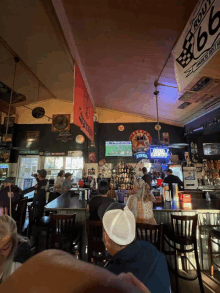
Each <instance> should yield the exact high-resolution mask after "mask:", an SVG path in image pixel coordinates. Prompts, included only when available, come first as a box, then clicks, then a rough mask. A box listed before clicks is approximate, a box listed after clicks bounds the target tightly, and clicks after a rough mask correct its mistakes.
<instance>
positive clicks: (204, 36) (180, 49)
mask: <svg viewBox="0 0 220 293" xmlns="http://www.w3.org/2000/svg"><path fill="white" fill-rule="evenodd" d="M219 48H220V0H210V1H205V0H200V1H199V2H198V4H197V5H196V7H195V9H194V11H193V13H192V15H191V16H190V19H189V21H188V23H187V25H186V26H185V29H184V31H183V33H182V35H181V36H180V38H179V40H178V42H177V44H176V47H175V49H174V52H173V55H174V66H175V73H176V79H177V83H178V88H179V91H182V90H184V89H185V88H186V86H187V85H188V84H189V83H190V82H191V81H192V80H193V79H194V77H195V76H196V75H197V74H198V73H199V71H200V70H201V69H202V68H203V67H204V65H206V64H207V63H208V61H209V60H210V59H211V58H212V57H213V56H214V55H215V54H216V53H217V51H218V50H219Z"/></svg>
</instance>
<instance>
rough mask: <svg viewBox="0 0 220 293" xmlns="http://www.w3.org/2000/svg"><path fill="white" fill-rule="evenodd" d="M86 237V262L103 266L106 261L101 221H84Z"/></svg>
mask: <svg viewBox="0 0 220 293" xmlns="http://www.w3.org/2000/svg"><path fill="white" fill-rule="evenodd" d="M86 229H87V235H88V262H90V263H94V264H97V265H100V266H103V265H104V263H105V261H106V255H105V252H106V249H105V245H104V242H103V238H102V234H103V225H102V221H91V220H87V221H86Z"/></svg>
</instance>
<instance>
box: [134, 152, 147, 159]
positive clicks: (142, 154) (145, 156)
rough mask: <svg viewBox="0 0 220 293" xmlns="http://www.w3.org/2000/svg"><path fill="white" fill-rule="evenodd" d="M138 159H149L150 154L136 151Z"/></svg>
mask: <svg viewBox="0 0 220 293" xmlns="http://www.w3.org/2000/svg"><path fill="white" fill-rule="evenodd" d="M134 155H135V158H136V159H148V158H149V156H148V154H147V153H136V154H134Z"/></svg>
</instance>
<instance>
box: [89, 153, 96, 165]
mask: <svg viewBox="0 0 220 293" xmlns="http://www.w3.org/2000/svg"><path fill="white" fill-rule="evenodd" d="M89 163H96V154H95V152H91V153H89Z"/></svg>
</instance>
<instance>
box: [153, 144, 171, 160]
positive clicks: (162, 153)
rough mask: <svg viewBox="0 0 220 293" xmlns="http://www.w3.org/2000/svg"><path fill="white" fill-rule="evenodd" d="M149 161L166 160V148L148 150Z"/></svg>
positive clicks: (167, 152)
mask: <svg viewBox="0 0 220 293" xmlns="http://www.w3.org/2000/svg"><path fill="white" fill-rule="evenodd" d="M150 157H151V159H166V158H168V157H169V149H168V148H155V147H154V148H150Z"/></svg>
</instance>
